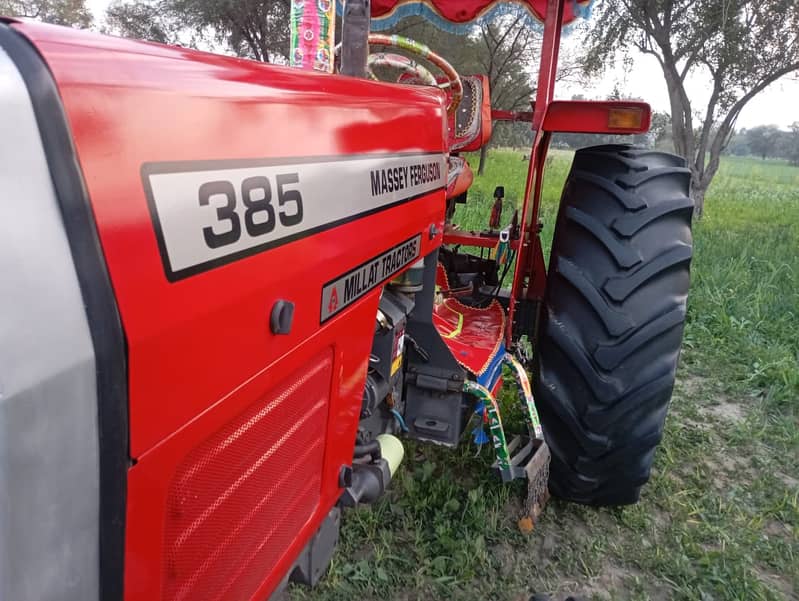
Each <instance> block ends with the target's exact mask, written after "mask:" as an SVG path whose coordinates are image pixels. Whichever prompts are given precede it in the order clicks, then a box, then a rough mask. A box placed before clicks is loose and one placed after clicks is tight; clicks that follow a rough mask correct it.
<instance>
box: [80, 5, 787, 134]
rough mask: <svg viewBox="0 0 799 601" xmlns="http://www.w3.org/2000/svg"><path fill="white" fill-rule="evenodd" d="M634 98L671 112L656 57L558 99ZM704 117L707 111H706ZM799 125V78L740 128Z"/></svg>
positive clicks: (767, 95)
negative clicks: (614, 93) (615, 91)
mask: <svg viewBox="0 0 799 601" xmlns="http://www.w3.org/2000/svg"><path fill="white" fill-rule="evenodd" d="M109 3H110V0H87V4H88V6H89V8H90V9H91V10H92V12H93V13H94V15H95V18H96V19H97V20H98V21H101V20H102V15H103V14H104V13H105V9H106V7H107V6H108V4H109ZM570 37H571V40H570V39H569V38H567V40H566V44H570V43H572V40H574V42H573V43H576V42H577V40H576V39H575V38H576V37H577V36H573V37H572V36H570ZM616 84H618V86H619V89H621V90H622V91H624V93H625V94H628V95H629V96H630V97H632V98H642V99H644V100H645V101H646V102H648V103H649V104H650V105H652V108H653V109H654V110H659V111H666V112H668V111H669V97H668V94H667V92H666V83H665V81H664V80H663V75H662V72H661V71H660V66H659V65H658V63H657V60H656V59H655V58H654V57H652V56H645V55H637V56H636V57H635V60H634V64H633V67H632V69H626V68H622V67H621V66H619V67H617V68H614V69H611V70H609V71H608V73H607V74H606V75H605V77H604V78H603V79H602V80H601V81H599V82H597V84H596V86H595V87H593V88H589V89H585V88H583V87H574V86H561V87H559V88H556V95H557V96H559V97H561V98H570V97H571V95H572V94H577V93H583V94H584V95H585V96H586V97H588V98H592V97H597V98H601V97H604V96H606V95H607V94H609V93H610V92H611V91H612V90H613V87H614V85H616ZM709 85H710V83H709V82H708V81H703V80H702V78H701V77H695V78H694V79H692V80H691V81H689V82H688V84H687V87H688V95H689V97H690V98H691V102H692V105H693V107H694V110H699V109H702V108H703V103H705V102H707V98H708V95H709V89H708V86H709ZM702 112H703V113H704V111H702ZM794 121H799V78H797V77H796V76H794V77H793V78H783V79H782V80H780V81H777V82H776V83H774V84H772V85H771V86H770V87H768V88H766V90H764V91H763V92H761V93H760V94H759V95H758V96H756V97H755V98H754V99H753V100H752V101H750V102H749V104H747V105H746V107H745V108H744V110H743V111H742V112H741V115H740V117H739V118H738V123H737V126H738V127H739V128H740V127H752V126H754V125H768V124H774V125H777V126H779V127H782V128H786V127H788V125H790V124H791V123H793V122H794Z"/></svg>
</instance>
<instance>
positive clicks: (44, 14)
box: [0, 0, 93, 29]
mask: <svg viewBox="0 0 799 601" xmlns="http://www.w3.org/2000/svg"><path fill="white" fill-rule="evenodd" d="M0 15H8V16H11V17H27V18H29V19H38V20H39V21H44V22H45V23H53V24H54V25H66V26H68V27H80V28H84V29H85V28H89V27H91V26H92V22H93V19H92V13H91V11H90V10H89V9H88V7H87V6H86V2H85V0H0Z"/></svg>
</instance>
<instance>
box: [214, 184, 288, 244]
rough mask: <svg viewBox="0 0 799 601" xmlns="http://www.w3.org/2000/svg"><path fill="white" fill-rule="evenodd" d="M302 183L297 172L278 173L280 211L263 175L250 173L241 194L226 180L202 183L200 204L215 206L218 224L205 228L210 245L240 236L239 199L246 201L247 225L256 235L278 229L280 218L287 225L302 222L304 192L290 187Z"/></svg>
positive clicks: (248, 231)
mask: <svg viewBox="0 0 799 601" xmlns="http://www.w3.org/2000/svg"><path fill="white" fill-rule="evenodd" d="M299 183H300V176H299V174H297V173H279V174H277V175H276V176H275V184H276V188H277V211H276V210H275V206H274V205H273V204H272V184H271V182H270V181H269V178H267V177H266V176H263V175H256V176H253V177H248V178H246V179H244V180H242V182H241V189H240V196H237V191H236V188H235V187H234V185H233V184H232V183H231V182H230V181H227V180H217V181H212V182H206V183H204V184H202V185H201V186H200V189H199V192H198V199H199V203H200V206H201V207H206V206H213V207H216V218H217V224H214V225H208V226H205V227H204V228H203V238H204V239H205V243H206V244H207V245H208V248H219V247H221V246H227V245H228V244H235V243H236V242H238V241H239V240H240V239H241V234H242V227H241V217H240V215H239V212H238V210H237V209H238V199H239V198H241V202H242V204H243V205H244V208H245V210H244V229H245V230H246V231H247V234H248V235H249V236H251V237H253V238H256V237H258V236H263V235H265V234H269V233H271V232H273V231H274V230H275V225H276V224H277V219H279V220H280V224H281V225H282V226H284V227H291V226H295V225H299V224H300V223H301V222H302V215H303V212H302V194H301V193H300V191H299V190H298V189H297V188H288V187H287V186H292V185H296V184H299Z"/></svg>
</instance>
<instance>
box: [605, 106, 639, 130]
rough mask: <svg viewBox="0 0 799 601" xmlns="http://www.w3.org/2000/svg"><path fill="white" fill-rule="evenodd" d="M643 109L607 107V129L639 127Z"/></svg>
mask: <svg viewBox="0 0 799 601" xmlns="http://www.w3.org/2000/svg"><path fill="white" fill-rule="evenodd" d="M643 120H644V111H643V110H641V109H640V108H637V107H624V108H621V107H619V108H611V109H608V128H609V129H641V124H642V123H643Z"/></svg>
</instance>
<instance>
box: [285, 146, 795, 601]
mask: <svg viewBox="0 0 799 601" xmlns="http://www.w3.org/2000/svg"><path fill="white" fill-rule="evenodd" d="M569 163H570V155H569V154H568V153H565V152H555V153H553V155H552V159H551V162H550V165H549V168H548V172H547V178H546V181H545V194H544V201H543V209H542V219H543V220H544V223H545V229H544V240H545V245H547V246H548V244H549V241H550V239H551V235H552V226H553V224H554V218H555V213H556V209H557V202H558V198H559V195H560V190H561V188H562V184H563V180H564V178H565V177H566V173H567V171H568V168H569ZM525 169H526V163H525V162H523V160H522V154H521V153H519V152H511V151H499V150H497V151H492V152H491V154H490V157H489V164H488V168H487V170H486V175H485V176H484V177H479V178H476V182H475V186H474V188H473V192H472V194H471V197H470V201H469V204H467V205H466V206H460V207H459V208H458V213H457V215H456V221H458V222H459V223H461V224H464V225H465V226H474V227H484V224H485V222H486V219H487V218H486V215H487V213H488V211H489V207H490V203H491V193H492V192H493V189H494V186H495V185H499V184H502V185H504V186H505V190H506V195H507V202H508V204H509V207H508V209H510V206H512V205H513V204H514V203H516V202H518V201H519V199H520V196H521V193H522V186H523V183H524V177H525ZM509 215H510V210H507V211H506V212H505V219H508V218H509ZM694 242H695V247H694V248H695V253H694V262H693V266H692V289H691V295H690V298H689V312H688V323H687V327H686V333H685V344H684V350H683V354H682V359H681V365H680V367H679V371H678V382H677V386H676V388H675V393H674V398H673V402H672V409H671V412H670V415H669V418H668V421H667V425H666V434H665V439H664V441H663V443H662V444H661V446H660V448H659V450H658V453H657V456H656V459H655V467H654V470H653V476H652V479H651V481H650V483H649V485H648V486H647V487H646V488H645V491H644V494H643V497H642V500H641V502H640V503H639V504H638V505H635V506H632V507H626V508H621V509H619V508H616V509H600V510H596V509H589V508H584V507H579V506H575V505H568V504H565V503H562V502H559V501H557V500H554V501H552V502H551V503H550V504H549V505H548V506H547V509H546V511H545V512H544V515H543V517H542V519H541V522H540V523H539V525H538V526H537V528H536V530H535V532H534V533H533V534H532V535H529V536H527V535H523V534H521V533H520V532H519V531H518V530H517V527H516V518H517V515H518V511H519V507H520V502H521V498H522V493H523V486H521V485H514V486H504V485H502V484H500V483H499V482H498V481H497V480H495V479H494V478H493V477H492V475H491V473H490V471H489V470H488V465H489V464H490V462H491V457H490V452H491V451H490V449H487V448H484V449H483V450H482V453H481V454H480V455H478V456H476V448H475V447H474V446H473V445H471V444H464V445H462V446H461V448H460V449H459V450H457V451H454V452H452V451H446V450H441V449H437V448H431V447H429V446H424V445H418V444H417V445H413V444H410V445H408V448H407V454H406V461H405V464H404V466H403V468H401V470H400V473H399V475H398V477H397V478H396V479H395V480H394V482H393V483H392V489H391V492H390V493H389V494H388V496H387V497H385V498H384V499H383V500H382V501H381V502H379V503H378V504H376V505H375V506H373V507H364V508H361V509H359V510H357V511H348V512H346V513H345V516H344V525H343V530H342V543H341V544H340V547H339V549H338V551H337V553H336V555H335V557H334V560H333V564H332V567H331V570H330V572H329V574H328V575H327V577H326V579H325V580H324V581H323V583H322V584H321V585H320V586H319V587H318V588H317V589H315V590H313V591H308V590H306V589H301V588H293V589H292V590H291V591H290V596H291V598H292V599H314V600H322V599H324V600H338V599H341V600H345V599H346V600H352V599H359V600H360V599H375V600H377V599H381V600H383V599H402V600H411V599H419V600H425V601H431V600H435V599H447V600H459V599H464V600H466V599H475V600H482V599H490V600H505V599H507V600H511V601H516V600H519V601H521V600H524V599H526V598H527V596H529V595H530V594H531V593H533V592H546V593H550V594H553V595H554V598H555V599H561V598H564V597H565V596H566V595H567V594H579V595H582V596H584V597H585V598H587V599H592V598H595V599H641V600H643V599H652V600H656V599H657V600H659V599H686V600H689V599H690V600H694V599H696V600H703V601H704V600H718V601H720V600H733V599H735V600H767V599H799V168H794V167H789V166H787V165H781V164H778V163H775V162H762V161H760V160H753V159H725V160H724V161H723V163H722V166H721V170H720V172H719V174H718V175H717V176H716V180H715V181H714V183H713V185H712V187H711V189H710V191H709V194H708V197H707V203H706V215H705V217H704V218H703V219H702V221H701V222H699V223H698V224H696V226H695V229H694Z"/></svg>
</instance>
